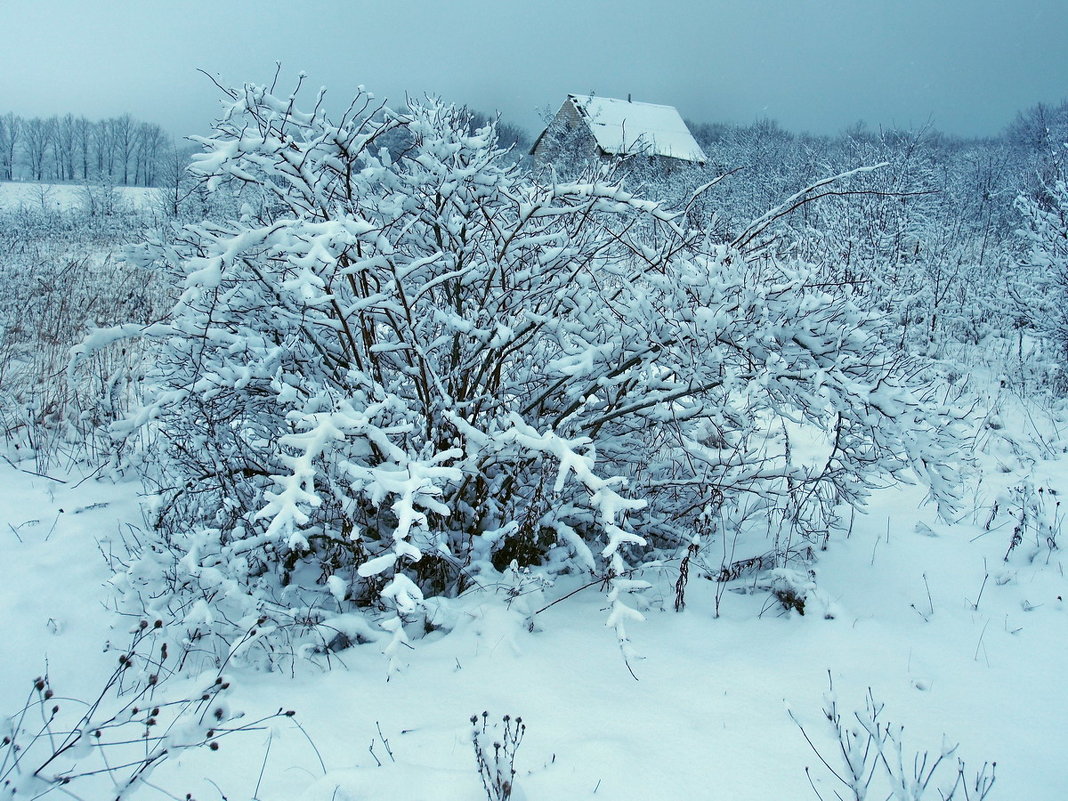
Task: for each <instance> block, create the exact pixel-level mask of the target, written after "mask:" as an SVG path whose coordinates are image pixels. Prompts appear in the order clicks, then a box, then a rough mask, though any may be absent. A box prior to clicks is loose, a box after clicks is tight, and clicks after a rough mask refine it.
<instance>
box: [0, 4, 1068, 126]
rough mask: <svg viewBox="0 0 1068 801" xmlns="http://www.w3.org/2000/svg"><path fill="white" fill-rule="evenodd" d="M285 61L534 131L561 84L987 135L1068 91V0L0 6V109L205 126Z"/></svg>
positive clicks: (286, 68)
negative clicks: (215, 82)
mask: <svg viewBox="0 0 1068 801" xmlns="http://www.w3.org/2000/svg"><path fill="white" fill-rule="evenodd" d="M277 60H280V61H281V62H282V65H283V73H282V74H283V83H282V86H283V87H285V89H286V91H288V87H289V86H290V85H291V83H292V80H293V78H294V77H295V75H296V73H297V72H298V71H300V70H303V71H305V72H306V73H307V74H308V82H309V84H310V85H311V87H312V88H313V89H315V88H317V87H319V86H326V87H327V88H328V90H329V92H328V95H327V97H328V106H329V107H330V108H333V109H339V108H340V107H341V106H342V105H344V104H345V102H346V101H347V100H349V99H351V96H352V93H353V90H354V88H355V87H356V86H357V85H358V84H364V85H365V86H366V87H367V89H369V90H370V91H373V92H374V93H375V94H376V95H377V96H378V97H379V98H382V97H385V98H388V99H390V100H391V101H392V102H393V104H394V105H401V104H402V103H403V99H404V93H405V92H406V91H408V92H411V93H413V94H416V95H421V94H423V93H433V94H438V95H440V96H442V97H444V98H445V99H447V100H451V101H456V102H459V103H466V104H468V105H470V106H472V107H475V108H479V109H483V110H487V111H489V110H493V109H497V110H500V111H501V112H502V113H503V114H504V115H505V117H506V118H507V119H509V120H511V121H513V122H516V123H518V124H520V125H522V126H524V127H526V128H528V129H530V130H531V133H537V130H536V129H539V128H540V117H539V115H538V111H539V109H542V108H544V107H547V106H551V107H552V108H553V109H554V110H555V108H556V107H557V106H559V104H560V103H561V102H562V100H563V97H564V95H565V94H566V93H567V92H578V93H589V92H591V91H592V92H595V93H596V94H599V95H603V96H609V97H626V96H627V94H628V93H630V94H632V95H633V98H634V99H635V100H645V101H649V102H656V103H668V104H672V105H675V106H677V107H678V108H679V110H680V112H681V113H682V114H683V116H684V117H686V118H688V119H693V120H698V121H707V122H716V121H723V122H732V123H749V122H752V121H754V120H756V119H758V118H763V117H770V118H772V119H775V120H777V121H779V122H780V123H781V124H782V125H783V126H784V127H786V128H788V129H791V130H795V131H802V130H807V131H812V132H818V133H835V132H838V131H840V130H842V129H843V128H845V127H847V126H848V125H851V124H852V123H855V122H857V121H858V120H863V121H865V122H866V123H867V124H868V125H870V126H873V127H875V126H880V125H882V126H901V127H912V126H918V125H922V124H924V123H926V122H927V121H928V120H930V121H931V122H933V124H934V125H935V126H936V127H937V128H939V129H941V130H944V131H947V132H950V133H960V134H994V133H997V132H999V131H1000V130H1001V129H1002V128H1003V127H1004V126H1005V125H1006V124H1007V123H1008V122H1009V121H1010V120H1011V119H1012V117H1013V116H1014V115H1015V113H1016V111H1018V110H1020V109H1023V108H1027V107H1029V106H1031V105H1033V104H1035V103H1037V102H1039V101H1043V102H1054V103H1055V102H1059V101H1060V100H1061V99H1063V98H1065V97H1068V0H641V1H640V2H639V1H638V0H606V1H604V2H602V0H525V1H524V2H519V1H517V0H496V2H492V1H491V0H449V1H448V2H434V1H432V0H406V1H401V0H378V1H377V2H364V0H333V1H332V2H327V0H285V2H280V1H278V0H258V2H248V1H247V0H211V2H206V1H205V0H167V1H166V2H164V0H139V1H137V2H131V1H130V0H96V1H95V2H94V1H93V0H0V112H4V111H14V112H16V113H18V114H21V115H23V116H35V115H51V114H62V113H66V112H68V111H69V112H73V113H75V114H84V115H86V116H88V117H90V118H94V119H95V118H100V117H105V116H111V115H115V114H121V113H123V112H129V113H130V114H132V115H134V116H135V117H137V118H139V119H143V120H147V121H152V122H157V123H159V124H161V125H163V126H164V127H165V128H167V129H168V130H169V131H171V132H172V133H174V134H184V133H200V132H203V131H205V130H206V129H207V128H208V125H209V123H210V120H211V119H212V118H213V117H214V116H215V114H216V112H217V110H218V103H219V93H218V91H217V90H216V89H215V88H214V87H213V86H212V85H211V82H210V81H209V80H208V79H207V78H205V77H204V76H203V75H201V74H199V73H198V72H197V71H196V69H197V68H198V67H199V68H201V69H204V70H205V71H207V72H209V73H211V74H213V75H218V76H219V79H220V81H221V82H222V83H224V84H230V85H236V84H240V83H244V82H246V81H252V82H256V83H267V82H269V81H270V79H271V77H272V75H273V73H274V62H275V61H277Z"/></svg>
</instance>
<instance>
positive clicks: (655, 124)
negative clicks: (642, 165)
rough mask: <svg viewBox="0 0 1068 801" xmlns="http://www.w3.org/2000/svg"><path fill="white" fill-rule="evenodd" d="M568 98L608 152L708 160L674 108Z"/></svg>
mask: <svg viewBox="0 0 1068 801" xmlns="http://www.w3.org/2000/svg"><path fill="white" fill-rule="evenodd" d="M567 99H568V100H569V101H570V102H571V103H572V104H574V106H575V108H576V110H577V111H578V113H579V115H580V116H581V117H582V118H583V121H584V122H585V123H586V124H587V125H588V126H589V129H590V132H591V133H592V134H593V136H594V138H595V139H596V140H597V146H598V147H600V148H601V150H603V151H604V152H605V153H609V154H612V155H619V154H625V153H645V154H648V155H651V156H670V157H671V158H675V159H683V160H685V161H700V162H704V161H706V156H705V153H704V151H703V150H701V146H700V145H699V144H697V141H696V140H695V139H694V138H693V135H692V134H691V133H690V129H689V128H687V127H686V123H685V122H683V121H682V117H681V116H680V115H679V112H678V110H677V109H676V108H675V107H674V106H659V105H656V104H655V103H633V102H631V101H629V100H617V99H615V98H613V97H593V96H590V95H568V96H567Z"/></svg>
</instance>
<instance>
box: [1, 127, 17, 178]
mask: <svg viewBox="0 0 1068 801" xmlns="http://www.w3.org/2000/svg"><path fill="white" fill-rule="evenodd" d="M21 132H22V118H21V117H16V116H15V115H14V114H13V113H11V112H10V111H9V112H8V113H7V114H5V115H3V116H2V117H0V179H2V180H5V181H10V180H12V179H13V178H14V177H15V174H14V171H15V146H16V145H17V144H18V141H19V134H20V133H21Z"/></svg>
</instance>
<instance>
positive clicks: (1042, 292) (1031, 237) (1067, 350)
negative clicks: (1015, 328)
mask: <svg viewBox="0 0 1068 801" xmlns="http://www.w3.org/2000/svg"><path fill="white" fill-rule="evenodd" d="M1016 206H1017V208H1018V209H1019V210H1020V213H1021V214H1022V215H1023V217H1024V223H1025V228H1024V229H1023V231H1022V233H1023V235H1024V237H1025V238H1026V240H1027V241H1028V243H1029V244H1030V252H1029V254H1028V257H1027V259H1026V265H1025V266H1026V267H1027V268H1028V270H1029V276H1030V279H1031V280H1030V281H1027V282H1026V283H1028V284H1029V286H1027V287H1026V289H1025V290H1024V293H1025V294H1026V295H1027V296H1028V300H1030V301H1031V323H1032V325H1033V326H1034V328H1035V329H1036V330H1037V331H1038V333H1040V334H1041V335H1042V336H1044V337H1045V338H1046V339H1047V340H1048V341H1049V342H1050V343H1051V344H1052V345H1053V346H1054V347H1055V348H1056V350H1057V351H1058V356H1059V358H1058V360H1057V361H1058V362H1059V364H1058V367H1057V375H1056V376H1055V383H1056V384H1057V388H1058V389H1060V390H1061V391H1064V390H1065V389H1068V375H1066V374H1065V371H1064V366H1063V362H1064V359H1065V358H1068V304H1066V303H1065V300H1066V299H1068V179H1066V178H1064V177H1061V178H1059V179H1058V180H1056V181H1055V182H1054V183H1053V185H1052V186H1050V187H1047V191H1046V193H1045V194H1044V196H1043V197H1033V196H1029V195H1021V196H1020V197H1019V198H1018V199H1017V201H1016Z"/></svg>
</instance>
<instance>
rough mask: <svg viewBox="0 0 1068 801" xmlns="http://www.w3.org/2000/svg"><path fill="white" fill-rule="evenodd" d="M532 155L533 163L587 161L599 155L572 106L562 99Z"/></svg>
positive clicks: (568, 101) (586, 129)
mask: <svg viewBox="0 0 1068 801" xmlns="http://www.w3.org/2000/svg"><path fill="white" fill-rule="evenodd" d="M532 155H533V156H534V158H535V160H537V161H546V162H552V161H556V160H559V159H566V160H571V159H578V160H581V161H589V160H590V159H595V158H600V157H601V155H602V154H601V152H600V149H599V148H598V147H597V140H595V139H594V138H593V134H591V133H590V131H589V129H588V128H587V127H586V123H584V122H583V121H582V118H581V116H580V115H579V112H578V110H577V109H576V108H575V105H574V104H573V103H572V102H571V101H570V100H565V101H564V104H563V105H562V106H560V110H559V111H558V112H556V116H555V117H553V119H552V122H550V123H549V125H548V126H547V127H546V129H545V133H543V134H542V135H541V136H540V137H539V138H538V142H537V144H536V145H535V146H534V150H533V154H532Z"/></svg>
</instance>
